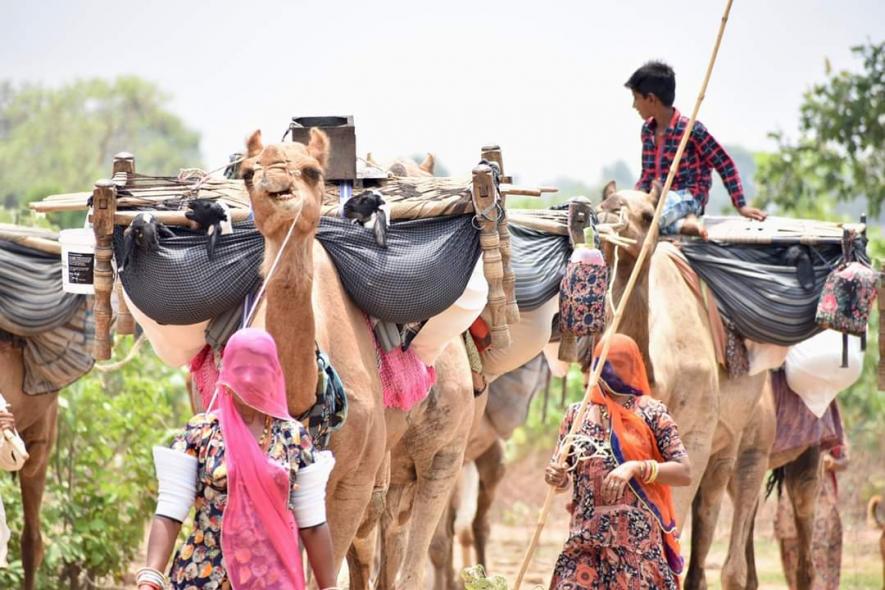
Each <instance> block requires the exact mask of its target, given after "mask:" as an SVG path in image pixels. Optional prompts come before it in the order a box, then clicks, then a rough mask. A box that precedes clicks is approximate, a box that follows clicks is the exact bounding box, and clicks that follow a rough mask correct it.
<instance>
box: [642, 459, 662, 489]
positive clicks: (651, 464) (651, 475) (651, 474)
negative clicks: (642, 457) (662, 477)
mask: <svg viewBox="0 0 885 590" xmlns="http://www.w3.org/2000/svg"><path fill="white" fill-rule="evenodd" d="M639 477H640V478H642V483H646V484H649V483H654V482H655V480H656V479H658V462H657V461H652V460H648V461H643V462H642V467H641V468H640V469H639Z"/></svg>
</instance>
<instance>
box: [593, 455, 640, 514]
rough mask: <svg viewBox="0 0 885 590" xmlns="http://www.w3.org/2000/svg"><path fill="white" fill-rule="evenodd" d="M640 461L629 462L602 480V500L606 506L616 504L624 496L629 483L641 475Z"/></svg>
mask: <svg viewBox="0 0 885 590" xmlns="http://www.w3.org/2000/svg"><path fill="white" fill-rule="evenodd" d="M640 465H641V464H640V463H639V461H627V462H626V463H621V464H620V465H618V466H617V467H615V468H614V469H612V470H611V472H610V473H609V474H608V475H606V476H605V479H604V480H602V499H603V501H604V502H605V503H606V504H614V503H615V502H617V501H618V500H619V499H620V498H621V496H623V494H624V490H625V489H626V488H627V482H629V481H630V480H631V479H632V478H634V477H636V476H637V475H638V474H639V467H640Z"/></svg>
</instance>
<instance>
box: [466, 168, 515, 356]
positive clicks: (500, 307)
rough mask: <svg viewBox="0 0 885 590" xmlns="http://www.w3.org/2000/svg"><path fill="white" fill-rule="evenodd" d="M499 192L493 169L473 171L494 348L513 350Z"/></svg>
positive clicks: (477, 218) (474, 194) (474, 201)
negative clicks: (499, 214)
mask: <svg viewBox="0 0 885 590" xmlns="http://www.w3.org/2000/svg"><path fill="white" fill-rule="evenodd" d="M497 193H498V191H497V190H496V188H495V181H494V179H493V178H492V169H491V167H490V166H488V165H486V164H480V165H479V166H477V167H476V168H474V169H473V206H474V208H475V209H476V221H477V222H478V224H479V228H480V231H479V243H480V246H482V270H483V274H484V275H485V277H486V281H488V283H489V299H488V307H489V313H490V315H491V322H492V325H491V326H489V329H490V331H491V336H492V347H493V348H497V349H501V348H507V347H508V346H510V330H509V329H508V328H507V312H506V309H505V306H506V303H507V300H506V297H505V295H504V284H503V280H504V269H503V266H502V265H501V250H500V245H501V244H500V240H499V239H498V228H497V223H498V211H497V207H496V201H495V199H496V197H497Z"/></svg>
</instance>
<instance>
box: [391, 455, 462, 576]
mask: <svg viewBox="0 0 885 590" xmlns="http://www.w3.org/2000/svg"><path fill="white" fill-rule="evenodd" d="M463 461H464V448H463V447H462V448H460V449H457V450H454V451H451V450H448V449H446V450H443V451H440V452H438V453H437V454H436V455H435V456H434V457H433V460H432V461H431V462H430V464H429V465H421V464H419V465H416V467H417V468H418V483H417V485H416V489H415V502H414V506H413V507H412V511H411V523H410V527H409V542H408V546H407V548H406V554H405V560H404V562H403V567H402V571H401V572H400V575H399V578H398V581H397V585H396V587H397V588H402V589H403V590H411V589H412V588H423V587H424V585H423V577H424V565H425V560H426V558H427V549H428V547H429V546H430V540H431V537H432V536H433V531H434V529H436V525H437V523H438V522H439V519H440V517H441V516H442V513H443V511H444V510H445V508H446V504H447V503H448V501H449V496H450V494H451V492H452V487H453V486H454V484H455V480H456V479H457V477H458V472H459V471H460V469H461V463H462V462H463Z"/></svg>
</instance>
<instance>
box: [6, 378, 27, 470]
mask: <svg viewBox="0 0 885 590" xmlns="http://www.w3.org/2000/svg"><path fill="white" fill-rule="evenodd" d="M7 407H8V404H7V403H6V399H5V398H4V397H3V395H0V411H6V408H7ZM27 460H28V451H27V449H26V448H25V441H23V440H22V439H21V437H20V436H19V435H18V433H17V432H14V431H11V430H9V431H6V430H4V431H2V432H0V469H3V470H4V471H18V470H19V469H21V468H22V467H24V465H25V461H27Z"/></svg>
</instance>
